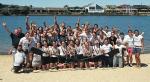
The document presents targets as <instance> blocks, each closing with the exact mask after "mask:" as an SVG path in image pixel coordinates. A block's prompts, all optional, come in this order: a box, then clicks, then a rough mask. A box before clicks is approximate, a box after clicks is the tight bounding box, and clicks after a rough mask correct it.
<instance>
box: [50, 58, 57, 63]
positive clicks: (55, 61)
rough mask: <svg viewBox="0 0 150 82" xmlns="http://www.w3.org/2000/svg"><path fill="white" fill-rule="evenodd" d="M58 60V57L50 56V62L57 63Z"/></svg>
mask: <svg viewBox="0 0 150 82" xmlns="http://www.w3.org/2000/svg"><path fill="white" fill-rule="evenodd" d="M57 62H58V57H50V58H49V63H57Z"/></svg>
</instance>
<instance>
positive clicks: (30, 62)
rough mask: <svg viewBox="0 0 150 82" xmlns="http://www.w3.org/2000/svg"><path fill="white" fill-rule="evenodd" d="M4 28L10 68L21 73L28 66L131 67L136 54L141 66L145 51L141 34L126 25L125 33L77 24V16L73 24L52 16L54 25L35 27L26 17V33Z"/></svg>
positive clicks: (78, 22)
mask: <svg viewBox="0 0 150 82" xmlns="http://www.w3.org/2000/svg"><path fill="white" fill-rule="evenodd" d="M2 26H3V28H4V29H5V30H6V31H7V32H8V33H9V34H10V37H11V39H12V46H13V48H12V49H11V50H10V51H9V54H12V55H13V60H14V61H13V70H14V72H15V73H18V72H20V70H21V69H22V68H29V69H33V70H36V69H41V70H49V69H63V68H81V69H85V68H91V67H95V68H99V67H100V68H101V67H120V68H122V67H124V66H126V65H128V66H130V67H132V61H133V58H132V54H135V60H136V66H137V67H140V66H141V61H140V53H141V52H143V50H144V38H143V33H141V32H139V30H138V29H135V30H134V31H133V29H131V28H128V34H127V35H125V34H124V33H123V32H120V31H119V29H118V28H116V27H112V28H111V29H109V27H108V26H105V27H99V26H98V24H94V25H93V26H92V25H90V24H88V23H87V24H82V25H80V19H79V18H78V20H77V22H76V23H75V27H74V28H72V27H71V26H66V24H65V22H62V23H61V24H60V25H59V24H58V23H57V18H56V16H54V24H53V25H52V26H49V25H47V24H46V23H45V22H44V23H43V26H40V27H39V26H37V25H36V23H34V22H30V21H29V16H27V17H26V29H27V32H26V33H22V29H21V27H17V28H15V29H14V32H11V31H10V30H9V28H8V27H7V24H6V22H3V23H2Z"/></svg>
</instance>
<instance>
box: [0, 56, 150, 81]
mask: <svg viewBox="0 0 150 82" xmlns="http://www.w3.org/2000/svg"><path fill="white" fill-rule="evenodd" d="M141 61H142V63H143V64H142V65H143V67H141V68H137V67H124V68H98V69H87V70H74V69H62V70H59V71H57V70H49V71H34V72H32V73H21V74H14V73H13V72H11V71H10V70H11V67H12V56H10V55H0V82H150V54H142V55H141ZM134 62H135V61H134Z"/></svg>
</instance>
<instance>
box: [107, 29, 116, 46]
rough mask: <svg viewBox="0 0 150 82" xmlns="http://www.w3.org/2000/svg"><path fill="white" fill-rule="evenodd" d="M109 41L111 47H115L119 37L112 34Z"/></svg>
mask: <svg viewBox="0 0 150 82" xmlns="http://www.w3.org/2000/svg"><path fill="white" fill-rule="evenodd" d="M108 39H109V43H110V44H111V45H115V44H116V41H117V37H116V36H115V33H114V32H111V36H110V37H109V38H108Z"/></svg>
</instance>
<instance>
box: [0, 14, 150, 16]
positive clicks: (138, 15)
mask: <svg viewBox="0 0 150 82" xmlns="http://www.w3.org/2000/svg"><path fill="white" fill-rule="evenodd" d="M0 16H25V15H2V14H0ZM27 16H55V14H53V15H52V14H28V15H27ZM57 16H150V14H149V15H99V14H93V15H92V14H89V15H67V14H66V15H57Z"/></svg>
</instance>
